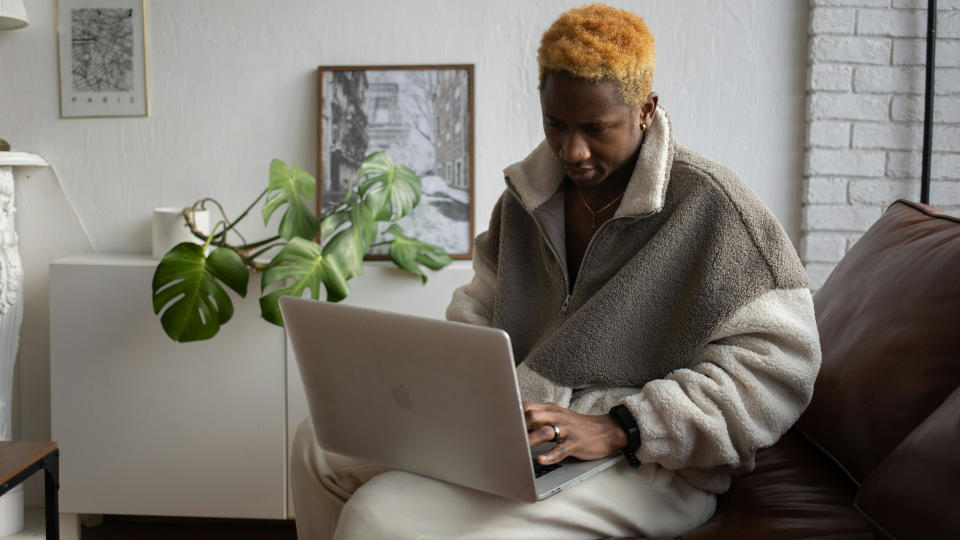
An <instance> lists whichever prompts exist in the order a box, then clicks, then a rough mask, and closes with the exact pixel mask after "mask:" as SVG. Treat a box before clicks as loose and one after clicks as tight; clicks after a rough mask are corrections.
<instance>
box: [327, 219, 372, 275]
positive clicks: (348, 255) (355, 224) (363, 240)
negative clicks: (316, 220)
mask: <svg viewBox="0 0 960 540" xmlns="http://www.w3.org/2000/svg"><path fill="white" fill-rule="evenodd" d="M345 223H349V226H347V227H346V228H343V229H341V230H340V231H338V232H336V233H335V234H333V237H332V238H330V240H329V241H328V242H327V243H326V245H325V246H324V247H323V254H324V255H327V256H329V257H331V258H333V259H334V260H336V262H337V265H338V266H339V267H340V269H341V270H343V273H344V274H343V277H344V278H345V279H350V278H353V277H356V276H359V275H360V274H362V273H363V256H364V255H365V254H366V253H367V249H369V248H370V244H372V243H373V240H374V238H376V236H377V224H376V222H375V221H374V220H373V213H371V212H370V209H369V208H367V206H366V205H363V204H358V205H356V206H353V207H352V208H348V209H345V210H340V211H338V212H334V213H333V214H330V215H328V216H327V217H325V218H323V221H321V223H320V231H321V234H324V233H325V232H326V233H327V234H332V233H333V231H337V228H338V227H341V226H342V225H343V224H345ZM327 230H329V232H327ZM325 237H326V236H324V238H325Z"/></svg>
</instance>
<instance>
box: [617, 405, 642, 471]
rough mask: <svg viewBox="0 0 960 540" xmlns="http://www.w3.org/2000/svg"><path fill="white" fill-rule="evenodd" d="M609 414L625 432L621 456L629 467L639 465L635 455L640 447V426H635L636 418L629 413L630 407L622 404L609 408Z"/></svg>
mask: <svg viewBox="0 0 960 540" xmlns="http://www.w3.org/2000/svg"><path fill="white" fill-rule="evenodd" d="M610 416H612V417H613V418H614V420H616V421H617V423H618V424H620V427H622V428H623V431H625V432H626V433H627V446H625V447H623V457H625V458H626V459H627V463H629V464H630V466H631V467H633V468H638V467H640V460H639V459H637V455H636V451H637V448H640V428H639V427H638V426H637V420H636V419H635V418H634V417H633V414H631V413H630V409H628V408H627V407H626V405H622V404H621V405H616V406H615V407H613V408H612V409H610Z"/></svg>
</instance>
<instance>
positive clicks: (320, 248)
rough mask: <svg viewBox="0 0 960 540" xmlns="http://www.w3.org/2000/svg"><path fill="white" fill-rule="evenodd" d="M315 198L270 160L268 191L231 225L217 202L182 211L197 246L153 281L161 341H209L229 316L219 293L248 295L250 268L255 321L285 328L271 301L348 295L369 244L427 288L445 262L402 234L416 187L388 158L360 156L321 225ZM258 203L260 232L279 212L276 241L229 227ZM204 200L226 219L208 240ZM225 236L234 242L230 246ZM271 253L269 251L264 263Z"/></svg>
mask: <svg viewBox="0 0 960 540" xmlns="http://www.w3.org/2000/svg"><path fill="white" fill-rule="evenodd" d="M315 191H316V180H315V179H314V178H313V177H312V176H310V175H309V174H308V173H306V172H304V171H303V170H301V169H300V168H299V167H297V165H296V164H295V163H294V164H293V165H292V166H287V164H286V163H284V162H283V161H280V160H279V159H274V160H273V161H272V162H271V163H270V183H269V185H268V186H267V188H266V189H265V190H263V192H262V193H261V194H260V196H259V197H257V198H256V200H254V201H253V203H252V204H251V205H250V206H249V207H248V208H247V209H246V210H244V211H243V213H241V214H240V216H239V217H237V219H235V220H233V221H231V220H229V219H228V218H227V216H226V213H225V212H224V211H223V207H222V205H220V203H218V202H217V201H216V200H214V199H211V198H205V199H201V200H199V201H197V202H196V203H194V204H193V206H191V207H188V208H185V209H184V210H183V217H184V221H185V226H187V227H189V228H190V230H191V232H192V233H193V234H194V236H197V237H198V238H200V239H202V240H204V244H203V245H199V244H194V243H189V242H184V243H181V244H178V245H176V246H174V247H173V248H172V249H171V250H170V251H168V252H167V253H166V255H164V257H163V259H161V261H160V263H159V265H157V269H156V271H155V272H154V274H153V311H154V313H156V314H158V315H160V323H161V324H162V326H163V329H164V331H165V332H166V333H167V335H168V336H170V337H171V338H172V339H173V340H175V341H180V342H186V341H197V340H203V339H210V338H212V337H213V336H214V335H216V333H217V332H218V331H219V330H220V327H221V326H222V325H224V324H226V323H227V322H228V321H229V320H230V318H231V317H232V316H233V311H234V307H233V302H232V301H231V300H230V295H229V294H228V293H227V291H226V289H225V287H226V288H229V289H231V290H233V291H234V292H236V293H237V294H239V295H240V296H246V293H247V284H248V283H249V278H250V272H251V270H252V271H257V272H260V273H261V274H262V276H261V291H260V294H261V296H260V314H261V316H262V317H263V318H264V319H266V320H267V321H269V322H271V323H273V324H276V325H279V326H283V319H282V317H281V315H280V309H279V306H278V304H277V299H278V298H280V297H281V296H284V295H290V296H302V295H303V293H304V291H306V290H309V292H310V296H311V297H312V298H314V299H319V298H320V292H321V289H326V299H327V300H328V301H332V302H337V301H340V300H342V299H344V298H345V297H346V296H347V294H348V293H349V289H348V287H347V280H349V279H350V278H353V277H355V276H358V275H360V274H361V273H362V272H363V257H364V255H365V254H366V253H367V251H368V250H369V249H370V248H371V247H373V246H375V245H389V251H388V253H389V256H390V259H391V260H392V261H393V262H394V263H395V264H396V265H397V266H399V267H400V268H402V269H404V270H406V271H408V272H411V273H413V274H417V275H419V276H420V277H421V279H422V280H423V281H424V282H426V280H427V274H426V273H425V272H424V270H423V266H425V267H427V268H430V269H433V270H439V269H441V268H443V267H445V266H447V265H448V264H450V262H451V259H450V257H449V256H448V255H447V253H446V251H444V249H443V248H441V247H439V246H435V245H432V244H428V243H426V242H421V241H419V240H417V239H416V238H412V237H410V236H408V235H406V234H405V233H404V231H403V229H402V228H401V227H400V226H399V225H397V224H396V223H395V222H396V221H397V220H399V219H400V218H402V217H403V216H405V215H407V214H409V213H410V211H411V210H413V209H414V207H416V206H417V204H418V203H419V202H420V193H421V186H420V178H419V177H418V176H417V175H416V174H415V173H414V172H413V171H411V170H410V169H409V168H407V167H405V166H403V165H399V166H394V165H393V163H392V162H391V161H390V158H389V157H388V156H387V154H385V153H383V152H376V153H373V154H370V155H369V156H367V157H366V158H365V159H364V160H363V163H362V164H361V166H360V170H359V171H358V172H357V181H356V183H351V184H350V185H349V188H348V191H347V195H346V196H345V197H344V199H343V200H342V201H340V202H339V203H338V204H336V205H335V206H333V207H332V208H331V209H330V210H329V211H328V212H327V213H326V215H323V216H321V217H320V218H317V217H316V216H315V215H314V214H313V212H312V211H311V210H310V202H311V201H312V199H313V196H314V192H315ZM261 200H264V204H263V211H262V215H263V222H264V224H265V225H269V223H270V219H271V218H272V217H273V216H274V214H276V213H277V211H279V210H281V209H282V210H283V215H282V217H281V218H280V223H279V226H278V229H277V234H276V235H274V236H271V237H269V238H266V239H263V240H258V241H255V242H248V241H246V239H245V238H244V237H243V236H242V235H241V234H240V233H239V232H238V231H237V230H236V228H235V227H236V225H237V223H238V222H239V221H240V220H242V219H243V218H244V217H246V216H247V214H249V213H250V211H251V210H252V209H253V208H254V207H255V206H256V205H257V203H259V202H260V201H261ZM207 203H212V204H214V205H216V207H217V208H218V209H219V212H220V215H221V216H222V218H223V219H222V220H221V221H219V222H218V223H217V224H216V225H214V227H213V230H212V231H210V234H203V232H201V231H200V230H199V229H198V228H197V226H196V222H195V219H194V216H195V213H196V211H197V210H198V209H203V208H204V207H205V205H206V204H207ZM378 222H387V223H391V224H390V226H389V227H388V228H387V229H386V231H385V235H384V238H385V239H384V240H383V241H381V242H378V243H376V244H375V243H374V241H375V239H376V236H377V230H378ZM228 233H233V234H234V236H236V237H237V238H239V242H240V243H238V244H231V243H229V242H228V241H227V236H228ZM277 249H279V251H276V250H277ZM271 251H275V252H276V254H275V255H274V256H273V257H272V259H270V260H269V261H266V260H264V257H265V255H266V254H268V253H269V252H271ZM421 265H422V266H421ZM161 312H162V314H161Z"/></svg>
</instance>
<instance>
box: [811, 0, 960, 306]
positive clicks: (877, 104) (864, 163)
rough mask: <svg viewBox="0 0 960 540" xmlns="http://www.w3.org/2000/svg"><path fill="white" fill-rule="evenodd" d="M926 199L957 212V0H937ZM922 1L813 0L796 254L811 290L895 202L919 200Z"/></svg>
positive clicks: (959, 71)
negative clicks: (803, 177)
mask: <svg viewBox="0 0 960 540" xmlns="http://www.w3.org/2000/svg"><path fill="white" fill-rule="evenodd" d="M937 3H938V21H937V22H938V25H937V34H938V39H937V73H936V88H935V91H936V98H935V100H934V122H935V129H934V133H933V142H934V146H933V148H934V153H933V161H932V167H931V173H932V174H931V177H932V178H933V182H932V183H931V187H930V202H931V204H933V205H934V206H937V207H939V208H941V209H944V210H946V211H948V212H950V213H951V214H954V215H958V214H960V0H938V2H937ZM926 6H927V1H926V0H810V9H811V12H810V28H809V31H810V51H809V57H808V62H809V67H810V69H809V73H808V78H807V94H808V99H807V136H806V148H807V158H806V169H805V171H806V172H805V174H806V180H805V183H804V193H803V205H804V210H803V224H802V230H803V236H802V239H801V245H800V251H801V253H800V255H801V257H802V258H803V261H804V264H805V265H806V268H807V274H808V277H809V278H810V287H811V288H812V289H817V288H819V287H820V286H821V285H822V284H823V282H824V281H825V280H826V279H827V277H828V276H829V275H830V272H831V271H832V270H833V268H834V267H835V266H836V264H837V262H838V261H840V259H841V258H843V256H844V255H845V254H846V253H847V251H848V250H849V249H850V248H851V246H853V244H854V243H856V241H857V240H858V239H859V238H860V236H862V235H863V233H864V232H865V231H866V230H867V229H868V228H869V227H870V226H871V225H872V224H873V223H874V222H875V221H876V220H877V219H879V218H880V216H881V215H882V214H883V212H884V210H885V209H886V208H887V207H888V206H889V205H890V203H892V202H893V201H895V200H897V199H901V198H903V199H910V200H915V201H919V200H920V168H921V158H922V157H921V150H922V148H923V112H924V111H923V107H924V104H923V93H924V64H925V63H926V29H927V12H926Z"/></svg>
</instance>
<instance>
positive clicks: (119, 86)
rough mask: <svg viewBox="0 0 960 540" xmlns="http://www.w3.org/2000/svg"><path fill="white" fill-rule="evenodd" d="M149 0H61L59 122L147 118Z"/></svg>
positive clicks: (148, 110)
mask: <svg viewBox="0 0 960 540" xmlns="http://www.w3.org/2000/svg"><path fill="white" fill-rule="evenodd" d="M144 8H145V5H144V0H57V53H58V60H59V62H58V63H59V79H60V118H94V117H122V116H148V115H149V113H150V105H149V102H148V99H147V54H146V42H147V39H146V12H145V9H144Z"/></svg>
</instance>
